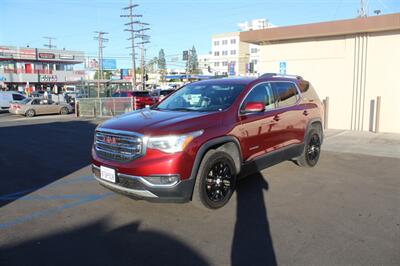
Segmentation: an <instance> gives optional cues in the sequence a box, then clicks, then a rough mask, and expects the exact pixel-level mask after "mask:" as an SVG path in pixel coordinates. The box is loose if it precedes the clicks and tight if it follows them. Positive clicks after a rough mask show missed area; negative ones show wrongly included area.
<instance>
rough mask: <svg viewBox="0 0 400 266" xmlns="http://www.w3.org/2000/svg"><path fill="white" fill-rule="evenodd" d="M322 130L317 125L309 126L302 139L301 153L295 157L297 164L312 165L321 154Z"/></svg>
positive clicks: (302, 165) (315, 163)
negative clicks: (302, 148)
mask: <svg viewBox="0 0 400 266" xmlns="http://www.w3.org/2000/svg"><path fill="white" fill-rule="evenodd" d="M321 140H322V130H321V129H320V127H318V126H311V129H310V130H309V131H308V132H307V136H306V138H305V141H304V150H303V152H302V154H301V155H300V156H299V157H297V158H296V159H295V162H296V163H297V165H298V166H301V167H314V166H315V165H317V163H318V160H319V156H320V154H321Z"/></svg>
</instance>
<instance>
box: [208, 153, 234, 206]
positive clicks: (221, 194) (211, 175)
mask: <svg viewBox="0 0 400 266" xmlns="http://www.w3.org/2000/svg"><path fill="white" fill-rule="evenodd" d="M232 180H233V176H232V171H231V169H230V165H229V164H228V163H227V162H225V161H224V160H220V161H217V162H215V163H214V164H213V165H212V166H211V169H210V170H209V172H208V175H207V178H206V182H205V190H206V193H207V197H208V199H209V200H211V201H213V202H221V201H224V199H225V198H226V196H227V195H230V194H231V189H232Z"/></svg>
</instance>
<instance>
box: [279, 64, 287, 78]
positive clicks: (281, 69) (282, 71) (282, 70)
mask: <svg viewBox="0 0 400 266" xmlns="http://www.w3.org/2000/svg"><path fill="white" fill-rule="evenodd" d="M279 74H281V75H286V62H279Z"/></svg>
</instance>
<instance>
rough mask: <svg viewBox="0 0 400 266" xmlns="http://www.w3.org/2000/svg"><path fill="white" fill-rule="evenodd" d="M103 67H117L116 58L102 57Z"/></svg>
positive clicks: (110, 68) (109, 68) (107, 68)
mask: <svg viewBox="0 0 400 266" xmlns="http://www.w3.org/2000/svg"><path fill="white" fill-rule="evenodd" d="M102 66H103V69H106V70H113V69H116V68H117V60H116V59H103V60H102Z"/></svg>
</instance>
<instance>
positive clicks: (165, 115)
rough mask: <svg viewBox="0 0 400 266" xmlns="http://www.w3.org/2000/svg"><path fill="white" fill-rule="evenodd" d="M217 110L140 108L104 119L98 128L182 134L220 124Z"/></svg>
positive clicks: (151, 133) (144, 133) (150, 134)
mask: <svg viewBox="0 0 400 266" xmlns="http://www.w3.org/2000/svg"><path fill="white" fill-rule="evenodd" d="M220 117H221V115H220V113H219V112H214V113H205V112H180V111H158V110H150V109H141V110H137V111H134V112H132V113H128V114H125V115H122V116H119V117H115V118H112V119H110V120H107V121H105V122H104V123H102V124H101V125H100V126H99V129H100V128H106V129H114V130H124V131H131V132H136V133H140V134H143V135H148V136H155V135H172V134H183V133H188V132H193V131H197V130H200V129H206V128H209V127H214V126H217V125H220V124H221V123H222V121H221V118H220Z"/></svg>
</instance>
